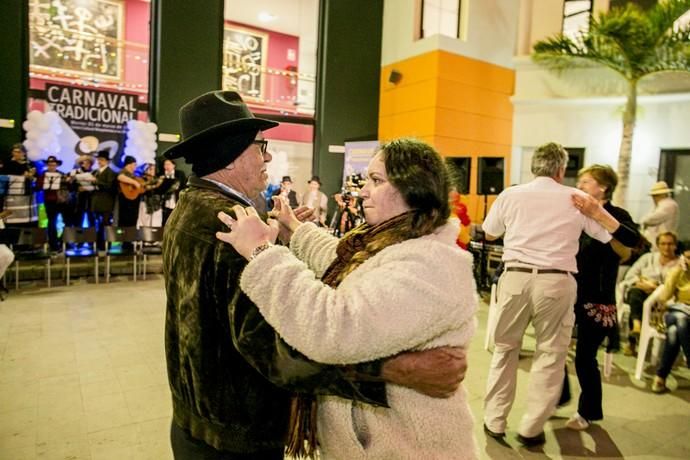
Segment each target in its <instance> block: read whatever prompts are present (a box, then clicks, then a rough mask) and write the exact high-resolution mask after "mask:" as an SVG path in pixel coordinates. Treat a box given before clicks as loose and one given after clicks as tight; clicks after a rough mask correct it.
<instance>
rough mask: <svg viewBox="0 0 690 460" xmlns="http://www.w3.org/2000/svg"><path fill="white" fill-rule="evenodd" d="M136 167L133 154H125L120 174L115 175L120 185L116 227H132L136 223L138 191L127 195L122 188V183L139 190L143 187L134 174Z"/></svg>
mask: <svg viewBox="0 0 690 460" xmlns="http://www.w3.org/2000/svg"><path fill="white" fill-rule="evenodd" d="M136 169H137V160H136V158H134V157H133V156H129V155H127V156H126V157H125V159H124V164H123V167H122V170H121V171H120V174H118V175H117V182H118V185H120V193H118V195H117V206H118V210H117V213H118V215H117V225H118V227H134V226H136V225H137V217H138V216H139V200H140V196H139V194H138V193H134V197H133V198H132V197H128V196H126V195H125V194H124V192H123V190H122V188H123V187H122V184H127V185H129V186H130V187H132V188H133V189H134V190H136V191H139V190H141V189H142V188H143V185H142V183H141V182H140V181H138V180H137V177H136V176H135V175H134V171H135V170H136Z"/></svg>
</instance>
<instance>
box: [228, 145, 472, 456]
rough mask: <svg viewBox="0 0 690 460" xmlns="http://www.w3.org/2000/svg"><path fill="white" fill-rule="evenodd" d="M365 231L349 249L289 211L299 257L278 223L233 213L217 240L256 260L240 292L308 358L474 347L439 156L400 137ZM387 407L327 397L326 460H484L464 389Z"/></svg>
mask: <svg viewBox="0 0 690 460" xmlns="http://www.w3.org/2000/svg"><path fill="white" fill-rule="evenodd" d="M361 196H362V198H363V200H364V201H363V204H364V212H365V216H366V219H367V224H366V225H364V226H363V227H361V228H358V229H355V230H353V232H352V233H351V234H349V235H346V236H345V237H344V238H343V239H342V240H340V241H339V240H337V239H336V238H334V237H332V236H330V235H328V234H326V233H325V232H323V231H322V230H319V229H318V228H317V227H316V226H315V225H313V224H309V223H306V224H300V223H299V221H297V220H296V218H295V216H294V214H292V212H291V211H290V210H289V207H288V206H280V208H281V210H280V214H279V220H280V222H281V225H283V229H284V230H287V231H288V232H292V237H291V240H290V249H288V248H286V247H284V246H273V245H272V244H271V242H272V241H274V240H275V236H276V234H277V223H273V224H272V225H266V224H264V223H263V222H262V221H261V220H260V219H259V218H258V216H257V215H256V212H255V211H254V210H253V209H252V208H247V209H246V210H245V209H242V208H241V207H239V206H236V207H235V208H233V210H234V211H235V215H236V218H237V220H235V219H233V218H231V217H230V216H228V215H226V214H223V215H222V216H221V219H222V220H223V221H224V222H226V223H227V224H228V225H229V226H230V227H231V232H230V233H226V234H219V235H218V237H219V238H221V239H223V240H225V241H228V242H229V243H231V244H232V245H233V246H234V247H235V249H236V250H237V251H238V252H239V253H240V254H242V255H243V256H245V257H246V258H247V259H249V260H250V262H249V263H248V265H247V267H246V268H245V270H244V272H243V274H242V279H241V286H242V289H243V290H244V291H245V292H246V293H247V295H248V296H249V297H250V298H251V299H252V301H253V302H254V303H255V304H256V305H257V307H258V308H259V310H260V311H261V313H262V315H263V316H264V317H265V319H266V321H267V322H268V323H269V324H271V326H273V327H274V328H275V329H276V330H277V331H278V333H279V334H280V335H281V337H282V338H283V339H284V340H285V341H286V342H287V343H288V344H290V345H291V346H293V347H294V348H296V349H297V350H299V351H300V352H302V353H303V354H305V355H306V356H307V357H309V358H310V359H313V360H315V361H319V362H322V363H328V364H342V365H345V364H354V363H359V362H365V361H371V360H375V359H379V358H385V357H389V356H392V355H395V354H397V353H400V352H403V351H408V350H420V349H426V348H433V347H439V346H462V347H464V346H467V345H468V344H469V341H470V339H471V338H472V335H473V333H474V330H475V319H474V313H475V310H476V304H477V301H476V291H475V286H474V281H473V278H472V259H471V256H470V255H469V254H468V253H467V252H465V251H463V250H461V249H460V248H458V247H457V246H456V244H455V239H456V236H457V234H458V227H457V224H453V223H450V222H449V221H448V219H447V217H448V214H449V208H448V201H447V197H448V181H447V175H446V172H445V168H444V164H443V161H442V159H441V158H440V156H439V155H438V153H436V152H435V151H434V150H433V149H432V148H431V147H429V146H428V145H426V144H424V143H422V142H419V141H414V140H409V139H400V140H396V141H392V142H390V143H388V144H386V145H384V146H383V147H382V148H381V150H380V151H379V152H378V153H377V155H376V156H375V157H374V158H373V159H372V161H371V163H370V164H369V170H368V181H367V185H366V186H365V187H364V188H363V189H362V193H361ZM387 396H388V403H389V406H390V407H389V408H382V407H373V406H368V405H365V404H361V403H358V402H354V401H351V400H347V399H343V398H339V397H332V396H322V397H319V399H318V419H317V420H318V440H319V446H320V450H321V455H322V457H323V458H325V459H343V460H354V459H386V460H388V459H415V460H416V459H425V460H427V459H428V460H431V459H438V460H448V459H474V458H476V457H477V450H476V442H475V440H474V435H473V418H472V414H471V412H470V409H469V405H468V402H467V394H466V392H465V390H464V388H462V387H460V389H459V390H458V391H457V392H456V393H455V395H454V396H452V397H450V398H447V399H435V398H431V397H428V396H425V395H422V394H420V393H417V392H415V391H414V390H411V389H408V388H404V387H400V386H395V385H388V386H387Z"/></svg>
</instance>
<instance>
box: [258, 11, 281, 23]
mask: <svg viewBox="0 0 690 460" xmlns="http://www.w3.org/2000/svg"><path fill="white" fill-rule="evenodd" d="M276 19H278V16H276V15H275V14H271V13H269V12H267V11H262V12H261V13H259V21H261V22H271V21H275V20H276Z"/></svg>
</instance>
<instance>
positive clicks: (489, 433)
mask: <svg viewBox="0 0 690 460" xmlns="http://www.w3.org/2000/svg"><path fill="white" fill-rule="evenodd" d="M484 433H486V435H487V436H489V437H491V438H494V439H501V438H505V436H506V434H505V433H497V432H496V431H491V430H490V429H489V427H488V426H486V423H485V424H484Z"/></svg>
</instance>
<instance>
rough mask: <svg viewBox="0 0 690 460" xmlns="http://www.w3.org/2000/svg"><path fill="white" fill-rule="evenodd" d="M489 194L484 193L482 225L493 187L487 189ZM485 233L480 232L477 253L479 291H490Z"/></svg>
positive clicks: (494, 191) (493, 192)
mask: <svg viewBox="0 0 690 460" xmlns="http://www.w3.org/2000/svg"><path fill="white" fill-rule="evenodd" d="M488 192H489V193H484V217H483V218H482V223H483V222H484V221H485V220H486V213H487V210H488V207H489V194H495V193H496V189H495V188H494V187H489V190H488ZM486 244H487V241H486V233H484V232H482V247H481V250H480V252H479V262H480V265H479V283H478V284H479V286H477V288H478V289H479V290H490V289H491V283H490V282H489V280H488V273H487V272H488V267H487V265H488V258H487V254H486V253H487V251H486Z"/></svg>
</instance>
